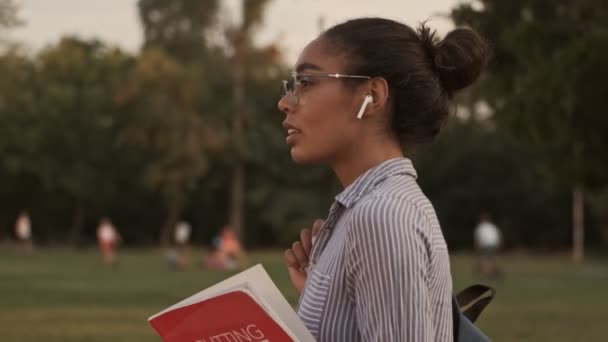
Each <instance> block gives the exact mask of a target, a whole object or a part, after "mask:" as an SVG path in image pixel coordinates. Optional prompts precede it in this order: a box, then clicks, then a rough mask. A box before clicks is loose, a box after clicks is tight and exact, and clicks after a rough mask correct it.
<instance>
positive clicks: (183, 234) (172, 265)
mask: <svg viewBox="0 0 608 342" xmlns="http://www.w3.org/2000/svg"><path fill="white" fill-rule="evenodd" d="M191 233H192V227H191V226H190V224H189V223H188V222H185V221H179V222H178V223H177V224H176V225H175V229H174V231H173V239H174V241H175V247H174V248H173V247H172V248H169V250H168V251H167V254H166V259H167V266H168V267H169V269H171V270H182V269H184V268H186V267H187V266H188V265H189V264H190V251H189V243H190V235H191Z"/></svg>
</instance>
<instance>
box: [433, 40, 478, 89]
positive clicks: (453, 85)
mask: <svg viewBox="0 0 608 342" xmlns="http://www.w3.org/2000/svg"><path fill="white" fill-rule="evenodd" d="M426 44H428V43H426ZM426 44H425V45H426ZM434 50H435V51H434V53H433V54H432V58H433V64H434V66H435V69H436V70H437V73H438V74H439V79H440V80H441V84H442V86H443V87H444V88H445V89H446V90H448V91H452V92H453V91H457V90H460V89H463V88H465V87H467V86H469V85H470V84H472V83H473V82H475V80H477V78H478V77H479V74H480V73H481V70H482V69H483V67H484V66H485V65H486V63H487V61H488V57H489V51H490V49H489V47H488V44H487V43H486V42H485V41H484V40H483V39H482V38H481V37H480V36H479V35H478V34H477V33H475V31H473V30H470V29H466V28H457V29H455V30H453V31H451V32H450V33H448V34H447V35H446V36H445V38H443V40H442V41H440V42H439V43H438V44H437V45H435V48H434Z"/></svg>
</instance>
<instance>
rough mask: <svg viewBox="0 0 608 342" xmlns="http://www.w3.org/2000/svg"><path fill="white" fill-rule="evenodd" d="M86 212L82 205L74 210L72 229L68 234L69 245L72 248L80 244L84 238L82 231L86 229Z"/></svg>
mask: <svg viewBox="0 0 608 342" xmlns="http://www.w3.org/2000/svg"><path fill="white" fill-rule="evenodd" d="M85 214H86V211H85V209H84V207H83V206H82V205H80V204H79V205H78V206H76V209H75V210H74V216H73V217H72V227H71V228H70V233H69V234H68V244H70V245H71V246H77V245H78V243H80V239H81V237H82V229H83V227H84V218H85Z"/></svg>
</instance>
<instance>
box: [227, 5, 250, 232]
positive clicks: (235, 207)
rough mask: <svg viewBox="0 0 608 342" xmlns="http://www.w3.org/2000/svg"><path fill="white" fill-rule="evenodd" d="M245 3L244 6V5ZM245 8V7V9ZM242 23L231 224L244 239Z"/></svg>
mask: <svg viewBox="0 0 608 342" xmlns="http://www.w3.org/2000/svg"><path fill="white" fill-rule="evenodd" d="M244 6H245V5H244V3H243V7H244ZM243 10H244V9H243ZM242 25H243V24H241V29H240V32H238V33H237V35H236V37H235V41H234V51H235V52H234V67H233V82H234V83H233V88H232V89H233V92H232V99H233V105H234V113H233V117H232V138H233V141H234V144H235V151H236V153H235V158H234V162H233V169H232V188H231V196H230V225H231V226H232V229H234V231H235V233H236V235H237V237H238V239H239V240H240V241H243V239H244V235H245V234H244V233H245V232H244V230H245V228H244V226H243V216H244V213H243V212H244V205H243V201H244V197H245V195H244V194H245V170H244V165H243V154H244V152H245V151H244V148H245V146H244V142H243V119H244V114H245V113H244V111H245V66H244V64H243V63H244V59H245V52H246V51H245V49H246V46H245V45H246V44H245V34H246V32H244V28H243V26H242Z"/></svg>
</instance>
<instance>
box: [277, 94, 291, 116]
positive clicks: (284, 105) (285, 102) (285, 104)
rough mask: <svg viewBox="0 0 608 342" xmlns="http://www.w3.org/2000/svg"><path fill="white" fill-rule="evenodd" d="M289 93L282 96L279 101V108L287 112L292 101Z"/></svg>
mask: <svg viewBox="0 0 608 342" xmlns="http://www.w3.org/2000/svg"><path fill="white" fill-rule="evenodd" d="M288 97H289V95H287V96H283V97H281V99H280V100H279V102H278V103H277V108H279V110H280V111H281V112H283V113H285V114H287V112H289V111H290V110H291V107H290V101H289V99H288Z"/></svg>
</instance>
